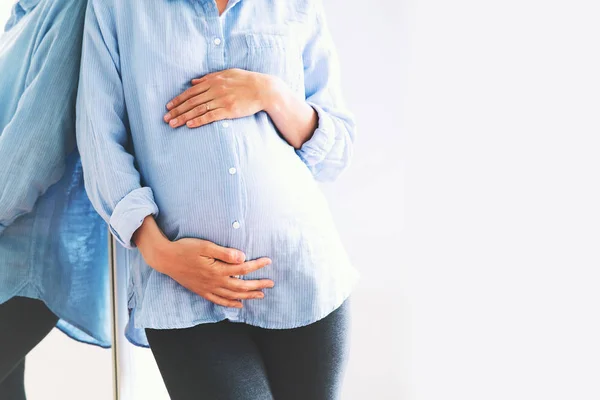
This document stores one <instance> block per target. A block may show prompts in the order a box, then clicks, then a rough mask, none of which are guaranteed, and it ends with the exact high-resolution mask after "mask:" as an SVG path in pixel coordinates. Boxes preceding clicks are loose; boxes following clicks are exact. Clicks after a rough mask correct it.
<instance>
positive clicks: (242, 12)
mask: <svg viewBox="0 0 600 400" xmlns="http://www.w3.org/2000/svg"><path fill="white" fill-rule="evenodd" d="M77 107H78V109H77V111H78V114H77V115H78V117H77V119H78V124H77V139H78V143H79V146H80V151H81V155H82V160H83V167H84V173H85V182H86V189H87V191H88V194H89V196H90V198H91V199H92V202H93V204H94V206H95V207H96V209H97V210H98V212H99V213H100V214H101V215H102V216H103V217H104V218H105V220H106V221H107V222H108V223H109V225H110V229H111V230H112V233H113V234H114V236H115V237H116V239H117V240H118V241H119V242H120V243H121V244H122V245H123V246H125V247H126V248H128V249H129V251H128V257H129V266H130V271H129V273H130V276H129V277H130V282H129V290H130V294H129V308H130V311H131V313H130V320H129V324H128V335H129V338H130V339H131V338H133V337H139V336H138V335H139V333H140V332H137V333H136V330H143V332H145V333H146V336H147V340H148V342H149V345H150V347H151V349H152V352H153V355H154V357H155V359H156V361H157V364H158V366H159V369H160V372H161V374H162V376H163V379H164V381H165V384H166V386H167V389H168V391H169V394H170V396H171V398H172V399H174V400H179V399H210V400H214V399H232V400H233V399H235V400H262V399H278V400H290V399H303V400H309V399H310V400H319V399H323V400H325V399H327V400H330V399H338V398H339V396H340V389H341V381H342V378H343V372H344V367H345V365H346V360H347V354H348V346H349V336H348V333H349V328H350V314H349V311H350V310H349V303H348V298H349V296H350V293H351V291H352V290H353V287H354V286H355V284H356V283H357V282H358V280H359V273H358V270H357V269H355V267H353V266H352V265H351V263H350V261H349V259H348V257H347V254H346V252H345V250H344V248H343V246H342V244H341V242H340V239H339V237H338V233H337V231H336V228H335V226H334V224H333V221H332V217H331V215H330V211H329V208H328V205H327V203H326V200H325V198H324V196H323V195H322V193H321V191H320V189H319V187H318V181H331V180H334V179H335V178H336V177H338V175H339V174H340V173H341V172H342V171H343V170H344V169H345V168H346V167H347V166H348V163H349V160H350V158H351V155H352V143H353V140H354V135H355V126H354V122H353V118H352V116H351V114H349V113H348V111H347V110H346V109H345V107H344V105H343V100H342V97H341V94H340V80H339V66H338V61H337V58H336V52H335V49H334V46H333V43H332V39H331V36H330V33H329V31H328V29H327V25H326V21H325V15H324V12H323V6H322V4H321V3H320V0H310V1H300V0H288V1H279V0H230V1H229V2H227V1H226V0H177V1H172V0H157V1H153V2H152V3H151V4H150V3H148V2H146V1H143V0H129V1H120V0H91V1H90V3H89V8H88V13H87V17H86V27H85V32H84V44H83V56H82V71H81V77H80V86H79V96H78V102H77Z"/></svg>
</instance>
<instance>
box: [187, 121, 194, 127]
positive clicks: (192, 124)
mask: <svg viewBox="0 0 600 400" xmlns="http://www.w3.org/2000/svg"><path fill="white" fill-rule="evenodd" d="M186 125H187V126H189V127H190V128H191V127H192V126H194V123H193V122H192V121H188V122H187V124H186Z"/></svg>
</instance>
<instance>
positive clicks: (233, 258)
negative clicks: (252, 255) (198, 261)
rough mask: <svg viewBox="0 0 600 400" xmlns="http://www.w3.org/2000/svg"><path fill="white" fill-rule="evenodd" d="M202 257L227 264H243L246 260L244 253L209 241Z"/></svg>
mask: <svg viewBox="0 0 600 400" xmlns="http://www.w3.org/2000/svg"><path fill="white" fill-rule="evenodd" d="M202 255H203V256H207V257H210V258H214V259H216V260H220V261H223V262H225V263H227V264H241V263H243V262H244V261H245V260H246V255H245V254H244V252H242V251H240V250H238V249H233V248H230V247H222V246H219V245H218V244H216V243H213V242H209V241H206V243H205V247H204V249H202Z"/></svg>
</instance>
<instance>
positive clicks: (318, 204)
mask: <svg viewBox="0 0 600 400" xmlns="http://www.w3.org/2000/svg"><path fill="white" fill-rule="evenodd" d="M231 138H232V142H231V143H221V144H222V145H221V146H218V145H215V146H213V147H212V149H213V150H212V151H208V152H203V153H201V154H197V156H196V157H195V158H193V157H191V156H190V155H187V156H185V155H182V154H180V156H179V157H173V156H172V157H171V160H170V161H169V162H168V163H163V165H161V166H160V168H159V169H160V170H161V171H163V172H162V176H158V175H156V174H155V176H154V178H155V179H154V180H158V181H159V182H158V183H157V184H155V185H154V186H152V185H151V187H152V189H153V191H154V194H155V200H156V201H157V204H158V207H159V213H160V214H159V217H158V219H157V220H158V224H159V226H160V227H161V228H162V229H163V231H164V232H165V234H166V235H167V236H168V237H169V238H170V239H171V240H176V239H179V238H182V237H198V238H203V239H207V240H211V241H214V242H216V243H221V244H223V245H226V244H227V243H228V242H229V241H230V238H231V227H232V224H233V223H234V222H235V221H242V222H243V224H244V227H243V228H244V229H246V230H249V231H252V230H256V229H260V230H262V229H264V228H265V227H268V226H277V225H279V222H285V224H294V223H295V222H294V221H301V223H306V224H309V225H312V224H313V222H311V221H317V220H318V219H319V218H320V216H323V215H324V214H328V209H327V205H326V202H325V199H324V197H323V195H322V193H321V191H320V190H319V188H318V185H317V183H316V182H315V181H314V179H313V177H312V174H311V173H310V171H309V170H308V168H307V167H306V165H304V163H303V162H302V160H301V159H300V158H299V157H298V156H297V155H296V153H295V151H294V149H293V148H292V147H291V146H289V145H288V144H287V143H285V142H284V141H283V140H282V139H281V138H279V137H276V136H273V135H270V136H267V137H266V139H264V138H261V140H257V139H256V137H254V138H253V137H248V136H244V135H239V136H232V137H231ZM183 153H185V152H183ZM162 160H164V156H163V158H162ZM169 174H172V175H171V176H172V178H170V177H169ZM285 224H284V225H285ZM265 233H266V232H265Z"/></svg>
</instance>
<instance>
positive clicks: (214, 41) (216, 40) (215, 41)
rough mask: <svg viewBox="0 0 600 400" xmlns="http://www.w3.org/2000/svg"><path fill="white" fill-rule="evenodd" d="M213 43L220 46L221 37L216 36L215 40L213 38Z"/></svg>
mask: <svg viewBox="0 0 600 400" xmlns="http://www.w3.org/2000/svg"><path fill="white" fill-rule="evenodd" d="M213 43H214V44H215V46H218V45H220V44H221V39H219V38H215V40H213Z"/></svg>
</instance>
